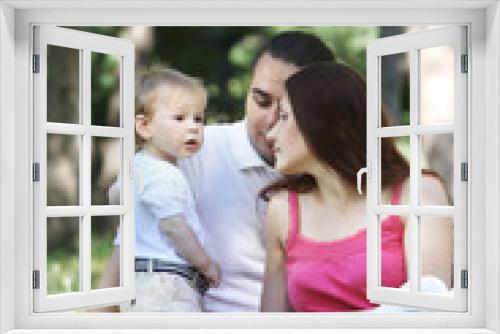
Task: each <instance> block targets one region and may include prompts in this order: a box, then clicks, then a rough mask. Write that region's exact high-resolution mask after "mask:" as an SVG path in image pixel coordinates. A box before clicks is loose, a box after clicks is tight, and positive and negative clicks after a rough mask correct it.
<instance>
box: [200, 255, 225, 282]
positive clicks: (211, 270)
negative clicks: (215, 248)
mask: <svg viewBox="0 0 500 334" xmlns="http://www.w3.org/2000/svg"><path fill="white" fill-rule="evenodd" d="M203 275H205V277H206V278H207V280H208V284H209V287H210V288H216V287H218V286H219V285H220V282H221V281H222V271H221V269H220V266H219V264H218V263H217V262H214V261H210V263H209V265H208V267H207V269H206V270H205V272H204V273H203Z"/></svg>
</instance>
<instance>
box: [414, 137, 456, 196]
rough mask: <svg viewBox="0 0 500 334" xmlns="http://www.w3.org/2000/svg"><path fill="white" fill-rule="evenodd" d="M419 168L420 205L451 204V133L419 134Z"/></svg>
mask: <svg viewBox="0 0 500 334" xmlns="http://www.w3.org/2000/svg"><path fill="white" fill-rule="evenodd" d="M420 169H421V180H420V181H421V182H420V183H421V185H422V186H421V188H422V190H421V194H420V205H453V135H452V134H436V135H425V136H420ZM430 177H434V180H432V179H429V178H430ZM432 181H434V182H432ZM440 194H442V195H440Z"/></svg>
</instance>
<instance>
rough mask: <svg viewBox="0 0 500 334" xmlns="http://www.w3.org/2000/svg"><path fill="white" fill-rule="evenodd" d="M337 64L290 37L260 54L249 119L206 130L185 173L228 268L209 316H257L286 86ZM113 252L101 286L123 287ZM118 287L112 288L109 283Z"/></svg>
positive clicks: (207, 301)
mask: <svg viewBox="0 0 500 334" xmlns="http://www.w3.org/2000/svg"><path fill="white" fill-rule="evenodd" d="M319 61H335V57H334V55H333V54H332V52H331V51H330V50H329V49H328V48H327V47H326V45H325V44H324V43H323V42H322V41H321V40H320V39H318V38H317V37H315V36H313V35H310V34H306V33H302V32H285V33H282V34H279V35H277V36H275V37H274V38H272V39H271V40H270V41H269V42H268V43H267V44H265V45H264V46H263V47H262V49H261V50H260V51H259V52H258V53H257V55H256V57H255V60H254V63H253V77H252V82H251V85H250V89H249V91H248V94H247V99H246V114H245V119H244V120H243V121H241V122H238V123H235V124H229V125H213V126H207V127H206V128H205V142H204V145H203V147H202V149H201V150H200V152H199V153H198V154H197V155H195V156H193V157H192V158H191V159H189V160H185V161H180V162H179V167H180V168H181V169H182V170H183V171H184V172H185V174H186V176H187V178H188V180H189V182H190V183H191V186H192V190H193V193H194V197H195V201H196V206H197V211H198V215H199V217H200V221H201V224H202V228H203V232H204V235H205V240H206V249H207V251H208V253H209V255H210V257H212V258H213V259H214V260H215V261H216V262H218V263H219V264H220V265H221V268H222V283H221V285H220V286H219V287H218V288H213V289H210V290H208V292H207V294H206V295H205V298H204V310H205V311H208V312H256V311H258V310H259V306H260V295H261V289H262V280H263V276H264V262H265V246H264V240H263V236H264V232H263V231H264V229H263V226H262V224H263V217H264V213H263V208H264V207H265V204H264V203H261V202H260V201H259V200H258V194H259V191H260V190H261V189H262V188H263V187H264V186H266V185H267V184H268V183H269V182H271V181H273V180H275V179H276V177H277V176H278V175H277V173H276V172H275V171H274V170H273V168H272V166H273V152H272V147H271V145H270V143H269V142H268V141H267V140H266V136H265V135H266V133H267V131H268V130H269V129H270V128H271V127H272V126H273V124H274V123H275V122H276V119H277V106H278V101H279V99H280V98H281V96H282V95H283V94H284V92H285V87H284V82H285V80H286V79H287V78H288V77H289V76H290V75H292V74H293V73H295V72H296V71H298V70H299V69H300V68H301V67H304V66H307V65H308V64H312V63H315V62H319ZM118 254H119V252H118V250H115V252H114V254H113V256H112V260H111V262H110V264H109V265H108V273H106V274H105V275H104V280H103V281H102V282H101V286H103V287H104V286H117V284H116V282H117V277H118V263H119V262H118V261H119V256H118ZM111 282H112V283H111Z"/></svg>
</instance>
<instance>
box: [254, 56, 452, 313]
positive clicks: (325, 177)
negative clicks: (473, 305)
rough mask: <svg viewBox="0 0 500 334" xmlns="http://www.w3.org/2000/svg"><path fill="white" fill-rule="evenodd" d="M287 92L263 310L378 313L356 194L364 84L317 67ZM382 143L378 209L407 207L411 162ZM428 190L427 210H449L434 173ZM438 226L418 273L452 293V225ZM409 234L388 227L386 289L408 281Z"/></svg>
mask: <svg viewBox="0 0 500 334" xmlns="http://www.w3.org/2000/svg"><path fill="white" fill-rule="evenodd" d="M285 87H286V93H287V94H286V95H285V96H284V97H283V98H282V99H281V101H280V110H279V115H278V121H277V123H276V124H275V126H274V127H273V128H272V129H271V131H270V132H269V134H268V139H269V140H271V141H273V142H274V154H275V158H276V168H277V170H278V171H279V172H280V173H282V174H283V175H284V178H283V179H282V180H280V181H278V182H277V183H275V184H272V185H270V186H269V187H267V188H266V189H264V190H263V192H262V194H263V196H267V195H269V194H271V195H272V196H271V200H270V203H269V208H268V213H267V221H266V247H267V262H266V273H265V278H264V288H263V292H262V302H261V309H262V311H276V312H279V311H286V310H294V311H299V312H308V311H316V312H321V311H324V312H335V311H356V310H369V309H373V308H375V307H377V306H378V305H376V304H372V303H370V302H369V301H368V300H367V298H366V230H365V223H366V198H365V197H364V196H360V195H359V194H358V193H357V192H356V172H357V171H358V170H359V169H360V168H362V167H364V166H365V165H366V86H365V83H364V81H363V79H362V78H361V77H360V76H359V75H358V74H356V73H355V72H354V71H353V70H351V69H350V68H349V67H347V66H344V65H339V64H333V63H320V64H316V65H313V66H310V67H307V68H305V69H303V70H301V71H299V72H297V73H295V74H294V75H292V76H291V77H290V78H288V80H287V81H286V83H285ZM382 122H383V123H385V119H384V118H383V120H382ZM382 143H383V144H382V145H383V146H382V157H383V161H382V166H383V168H382V172H381V173H382V174H381V180H382V193H381V197H382V201H383V202H384V203H391V204H393V205H397V204H399V203H400V202H404V203H408V202H409V200H408V198H409V191H408V190H409V189H408V187H409V184H408V174H409V167H408V163H407V162H406V160H405V159H404V158H403V157H402V156H401V154H400V153H399V152H398V151H397V149H396V147H395V146H394V143H393V142H392V141H391V140H384V141H383V142H382ZM422 189H423V193H425V194H427V195H426V197H425V198H423V200H424V202H423V203H422V204H423V205H425V204H429V203H432V204H433V205H446V204H447V199H446V193H445V191H444V188H443V186H442V184H441V182H440V180H439V178H438V177H437V175H436V174H435V173H425V174H424V177H423V178H422ZM437 220H439V219H437ZM434 225H435V227H433V228H432V229H426V231H425V234H423V235H421V236H422V239H421V240H422V244H421V247H422V249H423V250H425V251H426V252H429V254H433V256H431V257H425V258H426V259H428V260H426V261H425V263H422V266H423V267H422V270H423V273H424V274H432V275H434V276H436V277H438V278H440V279H441V280H443V281H444V282H445V283H446V284H447V285H448V286H449V284H450V276H451V267H452V265H451V258H452V256H451V236H452V233H451V226H450V224H449V223H448V221H440V223H438V224H434ZM405 233H406V222H405V220H404V219H403V217H399V216H390V217H387V218H386V219H384V220H383V223H382V257H383V259H384V260H383V264H382V285H383V286H388V287H395V288H397V287H400V286H401V285H403V284H404V283H405V282H406V281H407V273H406V263H407V259H406V255H405V253H406V251H405V246H404V244H405V243H404V239H405ZM423 255H425V254H423Z"/></svg>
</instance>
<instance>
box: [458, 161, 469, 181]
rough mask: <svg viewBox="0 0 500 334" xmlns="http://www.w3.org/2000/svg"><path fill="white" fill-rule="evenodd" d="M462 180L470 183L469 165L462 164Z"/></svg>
mask: <svg viewBox="0 0 500 334" xmlns="http://www.w3.org/2000/svg"><path fill="white" fill-rule="evenodd" d="M460 179H461V180H462V181H469V165H468V164H467V163H466V162H462V163H461V164H460Z"/></svg>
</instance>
